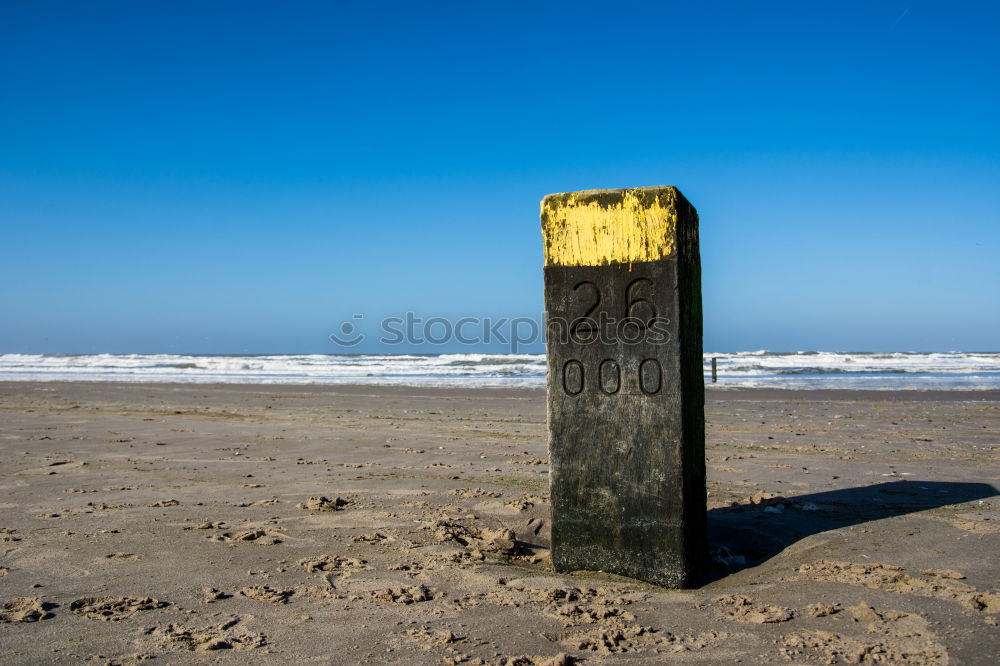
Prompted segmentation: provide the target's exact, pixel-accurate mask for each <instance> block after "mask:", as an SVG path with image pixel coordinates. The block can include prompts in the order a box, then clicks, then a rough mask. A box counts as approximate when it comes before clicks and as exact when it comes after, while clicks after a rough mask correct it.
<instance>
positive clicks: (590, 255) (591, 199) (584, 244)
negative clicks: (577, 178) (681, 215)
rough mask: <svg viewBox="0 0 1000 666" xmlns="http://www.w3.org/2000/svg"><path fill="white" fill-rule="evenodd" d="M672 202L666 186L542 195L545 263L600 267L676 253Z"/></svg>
mask: <svg viewBox="0 0 1000 666" xmlns="http://www.w3.org/2000/svg"><path fill="white" fill-rule="evenodd" d="M678 206H684V207H690V204H689V203H688V202H687V200H686V199H685V198H684V195H683V194H681V193H680V191H679V190H678V189H677V188H676V187H673V186H671V185H661V186H654V187H634V188H624V189H618V190H583V191H581V192H563V193H560V194H550V195H548V196H546V197H545V198H544V199H542V237H543V240H544V245H545V265H546V266H603V265H606V264H615V263H622V264H633V263H639V262H643V261H656V260H657V259H664V258H669V257H672V256H674V255H675V253H676V252H677V224H678Z"/></svg>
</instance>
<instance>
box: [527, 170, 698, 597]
mask: <svg viewBox="0 0 1000 666" xmlns="http://www.w3.org/2000/svg"><path fill="white" fill-rule="evenodd" d="M541 208H542V210H541V221H542V235H543V238H544V245H545V269H544V275H545V306H546V316H547V324H546V325H547V334H548V424H549V436H550V444H549V446H550V453H551V460H552V474H551V491H552V492H551V494H552V559H553V563H554V565H555V568H556V570H557V571H572V570H576V569H588V570H599V571H607V572H611V573H616V574H621V575H625V576H630V577H632V578H638V579H641V580H645V581H649V582H652V583H656V584H659V585H664V586H668V587H684V586H687V585H689V584H691V582H692V578H693V576H694V573H695V570H696V568H697V567H698V565H699V564H700V563H702V562H703V560H704V558H705V523H706V492H705V431H704V370H703V368H704V365H703V364H704V360H703V358H702V341H701V319H702V317H701V265H700V259H699V253H698V214H697V212H696V211H695V209H694V207H693V206H691V204H690V203H688V201H687V200H686V199H685V198H684V196H683V195H682V194H681V193H680V192H679V191H678V190H677V189H676V188H674V187H642V188H635V189H622V190H587V191H584V192H571V193H564V194H553V195H549V196H547V197H545V198H544V199H543V200H542V205H541Z"/></svg>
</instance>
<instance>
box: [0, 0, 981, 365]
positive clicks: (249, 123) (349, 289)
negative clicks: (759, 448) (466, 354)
mask: <svg viewBox="0 0 1000 666" xmlns="http://www.w3.org/2000/svg"><path fill="white" fill-rule="evenodd" d="M998 32H1000V3H994V2H986V1H983V2H939V3H932V2H909V1H900V2H895V1H891V2H853V3H852V2H801V1H794V2H694V1H691V2H655V3H631V2H613V3H611V2H605V3H593V4H590V3H582V2H574V3H566V4H564V5H561V6H559V5H556V4H554V3H539V2H523V3H522V2H509V1H508V2H497V3H490V2H468V1H465V2H455V3H442V2H420V3H418V2H402V3H393V2H315V3H313V2H278V1H277V0H275V1H272V2H253V1H248V0H238V1H223V0H212V1H208V2H206V1H204V0H198V1H191V2H183V1H178V0H172V1H169V2H152V1H144V2H135V1H133V0H123V1H121V2H101V1H97V0H95V1H92V2H79V1H77V0H72V1H67V2H45V1H42V0H4V1H3V2H2V3H0V230H2V235H0V352H30V353H42V352H45V353H84V352H172V353H181V352H200V353H254V352H338V351H343V350H342V349H339V348H337V347H336V346H334V345H333V343H331V342H330V341H329V339H328V337H327V336H328V335H329V334H330V333H331V332H334V331H335V330H337V328H338V327H339V325H340V322H342V321H344V320H349V319H350V318H351V316H352V315H353V314H355V313H360V314H365V316H366V319H365V322H367V323H369V324H370V323H371V322H375V321H377V320H378V318H380V317H383V316H401V315H402V314H403V313H405V312H406V311H412V312H414V313H416V314H417V315H418V316H422V317H431V316H445V317H452V318H457V317H461V316H492V317H518V316H528V317H536V318H537V317H538V316H539V315H540V313H541V311H542V280H541V263H542V254H541V238H540V233H539V223H538V202H539V200H540V198H541V197H542V196H544V195H545V194H547V193H550V192H559V191H568V190H579V189H588V188H599V187H626V186H638V185H655V184H673V185H676V186H678V187H679V188H680V189H681V190H682V191H683V192H684V193H685V195H686V196H687V197H688V198H689V199H690V200H691V201H692V202H693V203H694V205H695V206H696V207H697V208H698V210H699V213H700V215H701V230H702V236H701V239H702V266H703V271H704V304H705V345H706V349H708V350H730V351H736V350H749V349H772V350H802V349H822V350H853V351H862V350H918V351H920V350H966V351H972V350H997V349H1000V36H998ZM376 346H377V345H374V344H373V343H370V342H366V343H365V345H364V346H362V347H361V348H358V349H354V350H352V351H371V350H373V349H375V348H376ZM537 349H539V348H536V350H537ZM449 350H450V351H455V349H449ZM388 351H398V349H389V350H388ZM425 351H429V352H434V351H440V350H439V349H434V348H428V349H425Z"/></svg>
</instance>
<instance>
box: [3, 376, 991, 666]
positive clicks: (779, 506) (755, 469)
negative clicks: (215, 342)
mask: <svg viewBox="0 0 1000 666" xmlns="http://www.w3.org/2000/svg"><path fill="white" fill-rule="evenodd" d="M706 419H707V457H708V476H709V493H710V494H709V510H710V511H709V526H710V541H711V555H710V557H711V563H710V565H709V566H707V567H706V572H705V576H704V581H703V584H702V585H701V586H700V587H699V588H697V589H692V590H683V591H676V590H664V589H659V588H656V587H652V586H649V585H645V584H641V583H637V582H634V581H631V580H628V579H623V578H617V577H614V576H609V575H604V574H600V573H594V572H578V573H575V574H573V575H559V574H556V573H554V572H553V570H552V567H551V563H550V558H549V552H548V545H549V536H548V535H549V524H548V510H549V504H548V500H547V491H548V460H547V450H546V426H545V395H544V392H543V391H540V390H528V389H524V390H513V389H510V390H491V389H468V390H455V389H429V388H428V389H423V388H422V389H417V388H405V387H385V388H382V387H370V386H367V387H350V386H337V387H334V386H327V387H323V386H298V387H296V386H263V385H192V384H118V383H70V382H52V383H30V382H7V383H0V445H2V455H3V459H4V465H3V468H2V475H0V538H2V540H3V543H2V546H3V547H2V555H0V591H2V592H0V604H2V608H0V644H2V646H3V649H2V651H0V662H2V663H5V664H25V663H32V664H34V663H80V662H84V661H86V662H88V663H109V664H130V663H136V662H141V661H146V660H155V661H153V663H193V662H199V663H200V662H206V661H216V662H219V663H299V662H301V663H337V664H354V663H363V662H368V663H393V664H448V663H472V664H483V663H486V664H568V663H577V662H582V663H595V664H599V663H628V664H631V663H636V664H652V663H662V662H664V661H668V660H676V661H682V662H695V663H739V662H742V663H747V664H753V663H776V664H784V663H803V664H813V663H817V664H825V663H915V664H944V663H951V664H990V663H996V662H995V660H996V658H997V655H1000V629H998V626H997V625H998V624H1000V574H998V570H997V564H998V555H997V554H998V553H1000V495H998V492H997V490H996V489H997V488H998V487H1000V439H998V433H1000V392H996V391H992V392H990V391H952V392H887V391H873V392H862V391H781V390H763V389H760V390H754V389H746V390H725V391H724V390H712V389H709V392H708V399H707V404H706Z"/></svg>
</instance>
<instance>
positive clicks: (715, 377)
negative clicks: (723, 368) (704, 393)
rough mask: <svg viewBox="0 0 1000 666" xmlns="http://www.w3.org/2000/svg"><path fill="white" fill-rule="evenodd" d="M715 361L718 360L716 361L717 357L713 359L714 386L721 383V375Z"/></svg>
mask: <svg viewBox="0 0 1000 666" xmlns="http://www.w3.org/2000/svg"><path fill="white" fill-rule="evenodd" d="M715 360H716V359H715V357H714V356H713V357H712V383H713V384H714V383H715V382H717V381H719V373H718V368H717V367H716V365H715Z"/></svg>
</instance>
